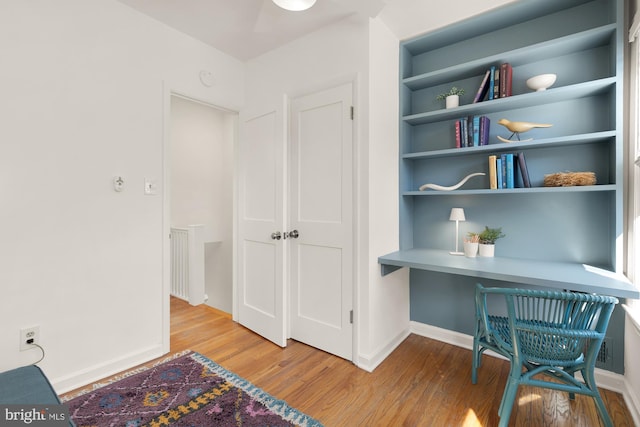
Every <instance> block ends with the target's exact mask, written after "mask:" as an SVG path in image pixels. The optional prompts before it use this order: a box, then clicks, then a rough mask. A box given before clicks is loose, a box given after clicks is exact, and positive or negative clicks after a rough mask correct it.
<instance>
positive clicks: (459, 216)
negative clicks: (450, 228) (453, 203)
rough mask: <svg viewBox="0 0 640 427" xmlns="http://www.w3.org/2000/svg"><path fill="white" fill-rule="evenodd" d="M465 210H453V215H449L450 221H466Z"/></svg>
mask: <svg viewBox="0 0 640 427" xmlns="http://www.w3.org/2000/svg"><path fill="white" fill-rule="evenodd" d="M464 220H465V217H464V209H462V208H451V215H449V221H464Z"/></svg>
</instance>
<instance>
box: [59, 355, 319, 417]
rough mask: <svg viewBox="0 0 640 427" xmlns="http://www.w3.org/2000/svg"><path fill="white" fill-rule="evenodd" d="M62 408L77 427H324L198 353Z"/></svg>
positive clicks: (125, 378)
mask: <svg viewBox="0 0 640 427" xmlns="http://www.w3.org/2000/svg"><path fill="white" fill-rule="evenodd" d="M64 403H65V404H66V405H67V406H68V407H69V414H70V415H71V418H72V419H73V421H74V422H75V423H76V425H77V426H78V427H85V426H87V427H88V426H91V427H107V426H123V427H139V426H151V427H160V426H199V427H214V426H215V427H217V426H247V427H249V426H261V427H262V426H273V427H275V426H303V427H307V426H308V427H322V424H320V423H319V422H318V421H316V420H314V419H313V418H311V417H309V416H308V415H305V414H303V413H301V412H299V411H297V410H296V409H293V408H291V407H290V406H289V405H287V404H286V403H285V402H284V401H282V400H278V399H276V398H274V397H272V396H270V395H269V394H267V393H266V392H264V391H263V390H261V389H259V388H258V387H256V386H254V385H253V384H251V383H250V382H248V381H246V380H244V379H242V378H240V377H238V376H237V375H235V374H234V373H232V372H229V371H227V370H226V369H224V368H223V367H221V366H220V365H218V364H216V363H215V362H213V361H211V360H209V359H207V358H206V357H204V356H203V355H201V354H199V353H195V352H188V353H187V354H181V355H177V356H176V357H174V358H171V359H169V360H165V361H164V362H162V363H160V364H158V365H156V366H153V367H151V368H143V369H142V371H140V370H138V371H134V372H131V373H129V374H125V375H123V376H122V379H118V380H117V381H114V382H111V383H108V384H98V385H95V386H94V389H93V390H90V391H86V392H83V393H82V394H80V395H79V396H75V397H72V398H70V399H69V400H67V401H66V402H64Z"/></svg>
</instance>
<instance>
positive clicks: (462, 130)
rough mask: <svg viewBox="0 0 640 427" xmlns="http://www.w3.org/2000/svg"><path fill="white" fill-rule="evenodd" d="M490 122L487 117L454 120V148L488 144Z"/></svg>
mask: <svg viewBox="0 0 640 427" xmlns="http://www.w3.org/2000/svg"><path fill="white" fill-rule="evenodd" d="M490 126H491V121H490V120H489V118H488V117H487V116H469V117H465V118H463V119H460V120H456V124H455V127H456V147H457V148H462V147H479V146H481V145H488V144H489V128H490Z"/></svg>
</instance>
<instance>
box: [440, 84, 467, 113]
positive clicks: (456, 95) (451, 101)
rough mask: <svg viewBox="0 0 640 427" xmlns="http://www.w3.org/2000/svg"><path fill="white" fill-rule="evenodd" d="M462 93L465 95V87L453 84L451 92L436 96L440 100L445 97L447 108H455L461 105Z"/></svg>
mask: <svg viewBox="0 0 640 427" xmlns="http://www.w3.org/2000/svg"><path fill="white" fill-rule="evenodd" d="M460 95H464V89H461V88H457V87H455V86H453V87H452V88H451V89H449V92H445V93H441V94H440V95H438V96H436V99H437V100H439V101H442V100H443V99H444V100H445V107H446V108H454V107H457V106H458V105H460Z"/></svg>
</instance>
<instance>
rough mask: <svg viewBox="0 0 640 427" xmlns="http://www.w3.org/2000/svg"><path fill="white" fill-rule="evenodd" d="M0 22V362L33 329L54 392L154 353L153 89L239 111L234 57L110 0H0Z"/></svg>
mask: <svg viewBox="0 0 640 427" xmlns="http://www.w3.org/2000/svg"><path fill="white" fill-rule="evenodd" d="M0 28H1V30H0V31H1V32H2V37H0V51H1V52H2V58H3V59H2V67H0V84H1V85H2V96H1V97H0V117H2V126H0V175H1V180H0V195H1V199H2V208H1V209H0V220H1V221H2V223H3V224H5V230H4V233H3V238H2V239H1V240H0V324H2V328H1V329H0V354H2V357H0V371H2V370H6V369H10V368H14V367H18V366H21V365H25V364H28V363H31V362H33V361H35V360H37V358H38V356H39V353H38V351H37V350H29V351H26V352H19V351H18V337H19V329H20V328H22V327H25V326H32V325H40V333H41V344H42V345H43V346H44V347H45V349H46V353H47V355H46V358H45V359H44V361H43V362H42V363H41V364H40V365H41V366H42V367H43V369H44V370H45V371H46V372H47V374H48V375H49V377H50V379H51V380H52V381H53V384H54V386H56V387H57V389H58V391H60V392H61V391H64V390H66V389H69V388H70V387H73V386H76V385H79V384H81V383H86V382H88V381H91V380H93V379H95V378H97V377H101V376H104V375H106V374H108V373H111V372H114V371H117V370H121V369H124V368H127V367H129V366H131V365H132V364H134V363H139V362H142V361H144V360H147V359H149V358H150V357H154V356H157V355H159V354H160V353H161V352H162V349H163V340H164V339H165V338H166V337H167V335H166V332H167V331H166V330H163V326H164V325H163V316H162V314H163V307H164V308H165V309H167V307H168V306H167V304H166V300H167V298H166V296H165V293H164V292H163V283H162V272H163V257H164V256H165V254H164V253H163V238H164V231H163V196H162V192H163V188H162V176H163V170H162V165H163V150H162V147H163V137H164V133H163V132H164V130H163V129H164V122H163V120H164V115H165V109H166V105H165V104H164V102H165V101H166V98H167V97H166V96H165V92H166V90H167V88H172V89H176V90H179V91H180V92H181V93H186V94H190V95H191V96H193V97H196V98H199V99H203V100H206V101H208V102H210V103H212V104H215V105H220V106H224V107H227V108H230V109H236V110H238V109H239V108H240V106H241V103H242V98H243V70H244V68H243V64H242V63H240V62H238V61H236V60H234V59H232V58H230V57H228V56H226V55H223V54H221V53H219V52H218V51H216V50H214V49H212V48H210V47H207V46H206V45H204V44H202V43H200V42H196V41H194V40H193V39H191V38H189V37H187V36H185V35H182V34H180V33H177V32H176V31H174V30H171V29H168V28H167V27H165V26H163V25H161V24H159V23H158V22H156V21H154V20H151V19H148V18H146V17H143V16H142V15H140V14H139V13H138V12H136V11H134V10H133V9H130V8H128V7H126V6H124V5H122V4H120V3H118V2H116V1H114V0H94V1H91V2H87V1H84V0H58V1H56V2H50V1H47V0H30V1H28V2H25V1H22V0H4V1H2V3H0ZM201 69H210V70H215V71H214V73H215V76H216V79H217V80H218V81H224V85H214V86H213V87H211V88H206V87H204V86H203V85H202V84H201V83H200V82H199V80H198V73H199V72H200V70H201ZM115 175H121V176H122V177H123V178H124V180H125V190H124V192H122V193H116V192H114V191H113V187H112V178H113V176H115ZM145 177H151V178H155V179H158V180H159V184H160V188H159V190H160V195H158V196H145V195H143V180H144V178H145Z"/></svg>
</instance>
